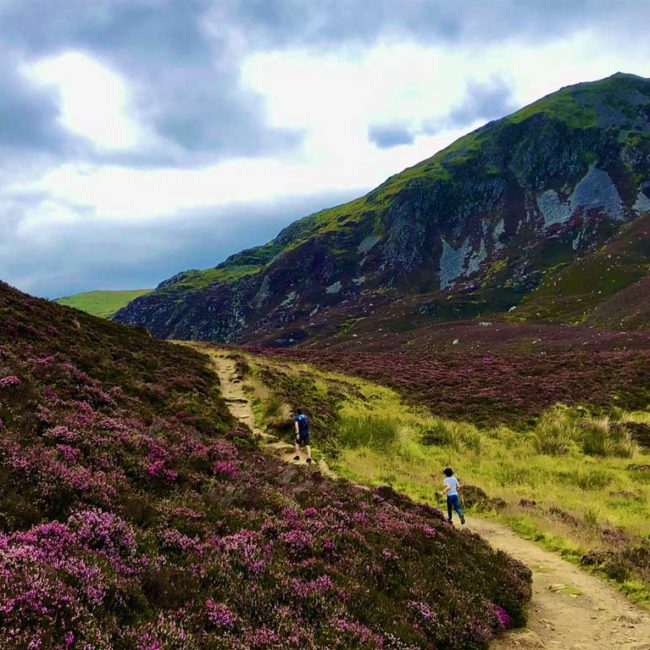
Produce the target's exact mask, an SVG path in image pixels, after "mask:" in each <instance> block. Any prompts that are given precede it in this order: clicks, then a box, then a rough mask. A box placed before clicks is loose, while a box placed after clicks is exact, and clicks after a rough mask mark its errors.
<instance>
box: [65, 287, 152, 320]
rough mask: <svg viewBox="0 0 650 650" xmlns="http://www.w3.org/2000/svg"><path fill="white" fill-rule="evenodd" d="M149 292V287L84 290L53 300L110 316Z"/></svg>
mask: <svg viewBox="0 0 650 650" xmlns="http://www.w3.org/2000/svg"><path fill="white" fill-rule="evenodd" d="M148 293H151V289H132V290H126V291H86V292H85V293H77V294H74V295H72V296H64V297H63V298H57V299H56V300H55V301H54V302H57V303H59V304H60V305H67V306H68V307H74V308H75V309H80V310H81V311H85V312H86V313H88V314H92V315H93V316H99V317H100V318H111V317H112V316H113V315H114V314H115V312H116V311H118V310H119V309H121V308H122V307H126V305H128V304H129V303H130V302H131V301H132V300H135V299H136V298H139V297H140V296H145V295H146V294H148Z"/></svg>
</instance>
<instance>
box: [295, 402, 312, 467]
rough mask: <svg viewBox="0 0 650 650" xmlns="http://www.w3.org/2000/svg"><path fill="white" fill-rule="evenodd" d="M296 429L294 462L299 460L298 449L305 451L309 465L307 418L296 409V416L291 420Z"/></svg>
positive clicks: (300, 410)
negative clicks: (302, 448)
mask: <svg viewBox="0 0 650 650" xmlns="http://www.w3.org/2000/svg"><path fill="white" fill-rule="evenodd" d="M293 420H294V425H295V427H296V443H295V448H296V455H295V456H294V457H293V459H294V460H300V447H304V448H305V449H306V450H307V462H308V463H311V439H310V434H309V418H308V417H307V416H306V415H305V414H304V413H303V411H302V409H298V411H297V413H296V416H295V417H294V418H293Z"/></svg>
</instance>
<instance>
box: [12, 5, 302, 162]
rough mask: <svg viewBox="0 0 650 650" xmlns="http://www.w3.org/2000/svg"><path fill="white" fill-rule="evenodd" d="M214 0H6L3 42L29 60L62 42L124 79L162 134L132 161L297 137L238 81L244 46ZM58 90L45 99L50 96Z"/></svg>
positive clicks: (49, 55)
mask: <svg viewBox="0 0 650 650" xmlns="http://www.w3.org/2000/svg"><path fill="white" fill-rule="evenodd" d="M213 6H218V3H213V2H207V1H204V0H162V1H161V2H153V1H152V0H129V1H128V2H125V1H123V0H98V1H97V2H92V3H89V2H87V0H63V2H61V3H58V2H57V3H52V2H50V0H20V2H17V1H14V0H7V1H6V2H4V3H3V4H2V6H0V34H1V35H2V37H3V43H4V45H3V47H5V48H6V49H7V50H8V51H14V52H19V53H20V54H21V55H22V56H23V57H24V58H25V59H26V60H32V61H36V60H39V61H41V62H43V64H47V63H46V62H47V60H48V59H53V60H55V61H56V60H58V59H60V57H61V54H62V52H63V53H67V54H68V57H77V60H78V58H79V57H85V58H86V59H88V60H92V61H94V62H95V64H96V65H97V66H106V67H108V68H110V69H111V70H112V71H114V72H115V73H116V74H117V75H118V76H119V77H121V78H122V79H128V83H129V92H130V95H131V101H132V107H131V108H132V112H133V114H132V117H133V118H134V119H135V120H137V121H139V122H141V123H143V124H146V125H148V127H149V128H150V129H151V131H152V132H153V133H154V134H155V135H156V136H158V137H159V138H160V140H162V141H164V142H165V143H166V147H161V142H160V141H155V140H154V142H152V143H149V144H151V145H152V147H153V149H154V150H153V151H152V152H151V156H147V155H146V154H145V152H144V151H142V152H141V153H140V156H139V157H134V158H133V159H131V162H132V163H137V162H138V161H139V162H140V163H141V164H151V165H153V164H156V161H158V163H159V164H171V163H174V164H200V163H203V162H205V161H206V160H216V159H223V158H225V157H227V156H233V155H259V154H260V153H267V152H272V151H277V150H279V149H287V148H291V147H295V146H297V145H299V143H300V134H299V133H297V132H294V131H292V130H290V129H276V128H272V127H268V126H267V124H266V120H265V113H264V106H263V103H262V101H261V98H260V97H259V96H257V95H256V94H255V93H253V92H251V91H250V90H249V89H246V88H244V87H242V86H241V85H240V83H239V65H240V63H241V58H242V56H243V55H244V54H245V51H246V48H244V47H242V46H241V45H240V40H239V39H238V38H235V37H231V36H230V35H229V33H227V32H228V30H230V29H231V28H232V29H234V30H235V31H236V26H235V25H232V26H231V25H228V24H224V25H222V26H221V27H222V29H217V28H216V27H215V25H212V26H211V28H208V26H207V25H206V18H205V14H206V12H207V10H208V9H210V7H213ZM35 16H38V20H35V19H34V17H35ZM233 33H234V32H233ZM59 71H60V72H61V74H62V75H63V76H65V71H64V70H63V68H60V70H59ZM52 97H53V95H52V94H50V96H49V97H45V96H43V100H44V102H47V103H48V104H50V105H51V103H52ZM64 108H65V107H64ZM146 146H147V143H141V148H142V149H144V148H146ZM86 154H88V152H86ZM91 158H92V156H91Z"/></svg>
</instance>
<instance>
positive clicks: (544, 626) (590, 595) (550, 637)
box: [209, 350, 650, 650]
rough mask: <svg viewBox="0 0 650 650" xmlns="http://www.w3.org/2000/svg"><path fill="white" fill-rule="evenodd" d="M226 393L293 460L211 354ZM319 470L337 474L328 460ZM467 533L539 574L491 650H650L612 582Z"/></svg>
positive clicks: (638, 616)
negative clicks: (525, 614) (516, 622)
mask: <svg viewBox="0 0 650 650" xmlns="http://www.w3.org/2000/svg"><path fill="white" fill-rule="evenodd" d="M209 354H210V357H211V358H212V361H213V363H214V368H215V371H216V373H217V375H218V376H219V381H220V383H221V391H222V395H223V397H224V399H225V401H226V403H227V404H228V407H229V409H230V412H231V413H232V415H233V417H235V418H236V419H237V420H239V421H240V422H243V423H244V424H246V425H247V426H249V427H250V428H251V430H252V431H253V432H254V433H255V434H257V435H259V436H260V437H261V439H262V442H263V446H264V447H265V448H266V449H267V450H268V451H269V452H270V453H273V454H275V455H277V456H279V457H281V458H282V459H283V460H285V461H287V462H293V447H292V446H291V445H290V444H289V443H287V442H285V441H281V440H277V439H276V438H275V437H273V436H269V435H268V434H267V433H265V432H264V431H263V430H261V429H260V428H259V427H257V425H256V423H255V415H254V413H253V408H252V404H251V400H250V398H249V396H248V395H247V393H246V391H245V388H244V387H245V382H244V380H243V378H242V377H241V376H240V375H239V373H238V371H237V365H236V363H235V361H234V360H233V359H232V358H230V357H229V355H228V353H220V352H219V351H213V350H211V351H210V352H209ZM319 469H320V470H321V471H322V472H323V473H325V474H328V475H330V476H333V474H332V472H331V471H330V470H329V468H328V467H327V465H326V464H325V463H324V461H322V460H321V461H320V462H319ZM466 529H467V530H469V531H471V532H474V533H478V534H479V535H481V537H483V538H484V539H486V540H487V541H488V542H489V543H490V544H491V545H492V546H493V547H494V548H497V549H501V550H503V551H505V552H506V553H508V554H509V555H511V556H512V557H515V558H517V559H518V560H521V561H522V562H524V563H525V564H526V565H528V566H529V567H530V568H531V570H532V572H533V597H532V600H531V603H530V609H529V623H528V626H527V628H526V629H524V630H519V631H516V632H512V633H511V634H508V635H506V636H505V637H503V638H502V639H498V640H496V641H495V642H494V643H493V644H492V645H491V648H493V649H494V650H506V649H512V648H522V649H525V648H562V649H563V650H565V649H566V650H614V649H617V650H618V649H622V650H650V614H649V613H648V612H646V611H645V610H642V609H640V608H638V607H636V606H635V605H634V604H632V603H630V602H629V601H628V600H627V599H626V598H625V597H624V596H623V595H621V594H620V593H619V592H617V591H616V590H615V589H614V588H613V587H611V586H610V585H608V584H607V583H606V582H604V581H602V580H600V579H598V578H596V577H594V576H592V575H589V574H588V573H586V572H584V571H581V570H580V569H579V568H578V567H576V566H574V565H572V564H570V563H569V562H567V561H566V560H563V559H562V558H560V557H558V556H556V555H554V554H553V553H551V552H550V551H546V550H544V549H543V548H541V547H539V546H537V544H535V543H533V542H531V541H528V540H525V539H522V538H521V537H519V536H518V535H517V534H515V533H514V532H513V531H512V530H510V529H509V528H508V527H507V526H504V525H502V524H499V523H497V522H494V521H488V520H484V519H479V518H476V517H474V516H470V517H468V525H467V526H466Z"/></svg>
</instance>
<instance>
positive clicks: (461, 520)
mask: <svg viewBox="0 0 650 650" xmlns="http://www.w3.org/2000/svg"><path fill="white" fill-rule="evenodd" d="M460 523H461V524H463V526H464V525H465V517H464V516H463V515H461V516H460Z"/></svg>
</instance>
